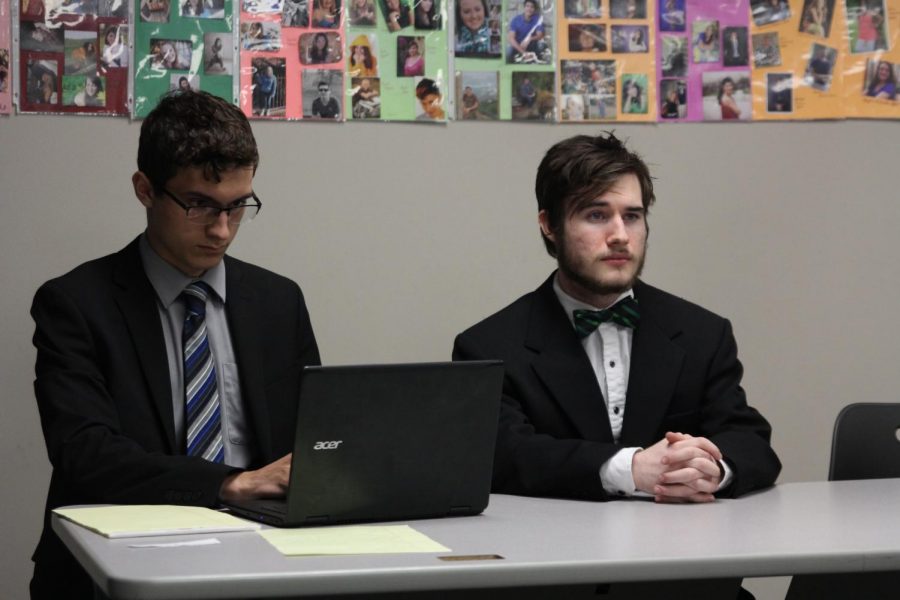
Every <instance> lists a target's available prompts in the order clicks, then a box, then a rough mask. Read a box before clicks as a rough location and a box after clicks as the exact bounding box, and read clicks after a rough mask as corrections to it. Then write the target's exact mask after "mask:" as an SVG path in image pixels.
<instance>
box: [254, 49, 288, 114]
mask: <svg viewBox="0 0 900 600" xmlns="http://www.w3.org/2000/svg"><path fill="white" fill-rule="evenodd" d="M286 75H287V69H286V67H285V60H284V59H283V58H254V59H253V116H254V117H281V116H284V110H285V95H284V88H285V86H284V84H285V78H286Z"/></svg>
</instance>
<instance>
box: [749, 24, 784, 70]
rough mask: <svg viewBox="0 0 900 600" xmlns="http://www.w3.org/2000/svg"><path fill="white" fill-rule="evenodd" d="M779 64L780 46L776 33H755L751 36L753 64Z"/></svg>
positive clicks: (755, 65) (768, 65)
mask: <svg viewBox="0 0 900 600" xmlns="http://www.w3.org/2000/svg"><path fill="white" fill-rule="evenodd" d="M779 65H781V46H780V45H779V43H778V34H777V33H774V32H772V33H757V34H756V35H754V36H753V66H754V67H757V68H759V67H777V66H779Z"/></svg>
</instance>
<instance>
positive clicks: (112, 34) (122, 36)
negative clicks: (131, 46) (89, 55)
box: [100, 23, 128, 72]
mask: <svg viewBox="0 0 900 600" xmlns="http://www.w3.org/2000/svg"><path fill="white" fill-rule="evenodd" d="M127 66H128V25H125V24H124V23H121V24H120V23H114V24H111V25H101V26H100V69H101V71H104V72H105V71H108V70H109V69H124V68H125V67H127Z"/></svg>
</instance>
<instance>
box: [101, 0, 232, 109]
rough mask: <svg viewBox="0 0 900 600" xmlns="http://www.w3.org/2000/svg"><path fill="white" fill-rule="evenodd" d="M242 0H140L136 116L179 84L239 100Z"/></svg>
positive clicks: (136, 40) (137, 8) (136, 13)
mask: <svg viewBox="0 0 900 600" xmlns="http://www.w3.org/2000/svg"><path fill="white" fill-rule="evenodd" d="M99 1H101V2H102V1H104V0H99ZM236 1H238V0H134V2H135V5H134V21H135V23H134V30H135V35H134V62H135V65H134V116H135V117H137V118H143V117H146V116H147V114H148V113H149V112H150V111H151V110H153V107H155V106H156V103H157V102H158V101H159V98H160V96H162V95H163V94H165V93H166V92H168V91H169V90H174V89H187V88H190V89H194V90H203V91H206V92H209V93H211V94H215V95H216V96H219V97H221V98H224V99H226V100H228V101H229V102H234V103H237V98H235V93H234V74H235V68H236V65H235V63H236V59H237V56H236V53H235V40H234V6H233V4H232V2H236Z"/></svg>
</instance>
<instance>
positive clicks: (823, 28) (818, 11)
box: [799, 0, 835, 38]
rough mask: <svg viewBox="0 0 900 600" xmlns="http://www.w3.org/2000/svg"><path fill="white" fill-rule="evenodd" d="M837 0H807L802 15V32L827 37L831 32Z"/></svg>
mask: <svg viewBox="0 0 900 600" xmlns="http://www.w3.org/2000/svg"><path fill="white" fill-rule="evenodd" d="M834 2H835V0H806V1H805V2H804V3H803V8H802V9H801V13H800V14H801V17H800V29H799V31H800V33H807V34H809V35H814V36H816V37H822V38H827V37H828V36H829V34H830V33H831V18H832V17H833V16H834Z"/></svg>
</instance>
